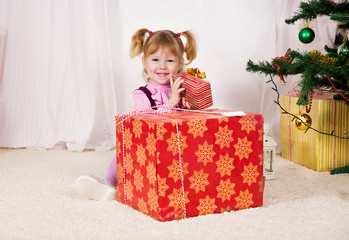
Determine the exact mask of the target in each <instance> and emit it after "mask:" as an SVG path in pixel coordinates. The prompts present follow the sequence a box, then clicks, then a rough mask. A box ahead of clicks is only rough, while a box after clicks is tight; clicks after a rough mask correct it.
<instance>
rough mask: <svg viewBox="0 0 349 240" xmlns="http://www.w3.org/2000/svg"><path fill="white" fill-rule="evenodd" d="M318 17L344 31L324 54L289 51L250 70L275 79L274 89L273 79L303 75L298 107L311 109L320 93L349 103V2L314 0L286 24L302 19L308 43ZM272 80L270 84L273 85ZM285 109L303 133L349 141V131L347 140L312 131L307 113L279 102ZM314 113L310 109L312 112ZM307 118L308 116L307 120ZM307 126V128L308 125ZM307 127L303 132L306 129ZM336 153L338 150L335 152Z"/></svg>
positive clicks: (251, 65)
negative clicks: (324, 17) (318, 91)
mask: <svg viewBox="0 0 349 240" xmlns="http://www.w3.org/2000/svg"><path fill="white" fill-rule="evenodd" d="M318 16H329V17H330V20H333V21H336V22H338V25H337V28H338V30H339V31H340V32H339V33H338V34H337V35H336V37H335V41H334V43H332V44H331V46H328V45H325V46H324V53H322V52H320V51H316V50H313V51H308V52H301V51H295V50H291V49H288V50H287V52H286V53H285V55H284V56H281V57H276V58H274V59H273V60H272V61H271V62H268V61H259V62H258V63H254V62H253V61H251V60H249V61H248V63H247V68H246V70H247V71H249V72H257V73H264V74H266V75H270V76H271V80H270V81H272V82H273V84H274V88H273V89H274V90H275V91H276V92H277V93H278V91H277V85H276V84H275V82H274V81H273V78H272V76H279V77H280V80H281V81H283V82H285V80H284V77H287V76H288V75H298V74H300V75H301V80H300V81H299V82H298V88H299V98H298V101H297V104H298V105H306V108H307V105H308V104H310V106H311V97H312V95H313V94H314V93H315V91H316V90H321V91H330V92H334V93H335V94H334V99H338V100H345V102H346V103H348V104H349V43H348V40H347V36H346V35H347V30H348V29H349V3H348V1H343V2H341V3H335V2H333V1H330V0H311V1H308V2H301V3H300V5H299V9H298V11H296V12H295V13H294V16H293V17H291V18H289V19H286V20H285V23H286V24H294V23H295V22H297V21H299V20H302V21H304V22H305V24H303V26H304V27H303V29H301V30H300V32H299V35H298V38H299V40H300V41H301V42H302V43H304V44H309V43H311V42H312V41H313V40H314V38H315V33H314V31H313V30H312V28H311V25H312V21H313V20H315V19H316V18H317V17H318ZM270 81H269V82H270ZM275 102H276V103H277V104H278V105H279V107H280V108H281V110H282V113H287V114H289V115H292V116H293V117H294V118H293V120H294V119H295V120H296V122H295V124H296V127H297V128H298V129H299V130H306V131H307V130H308V129H312V130H315V131H317V132H319V133H321V134H324V135H331V136H333V137H336V138H339V139H347V140H348V139H349V137H348V135H347V133H346V132H344V134H345V135H346V136H345V137H344V136H342V137H339V136H336V135H335V134H333V132H334V131H332V133H324V132H320V131H318V130H317V129H314V128H311V127H310V126H311V118H310V117H309V116H308V115H307V114H300V115H299V116H296V115H293V114H291V113H289V112H287V111H286V110H285V109H284V108H283V107H282V106H281V105H280V103H279V93H278V99H277V101H275ZM309 111H310V110H309ZM305 117H308V119H306V118H305ZM304 125H305V126H304ZM302 128H303V129H302ZM333 151H334V149H333ZM348 172H349V166H344V167H340V168H334V169H333V170H332V171H331V174H336V173H348Z"/></svg>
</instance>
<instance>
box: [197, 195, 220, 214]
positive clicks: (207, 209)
mask: <svg viewBox="0 0 349 240" xmlns="http://www.w3.org/2000/svg"><path fill="white" fill-rule="evenodd" d="M199 202H200V203H199V206H197V209H198V210H199V215H206V214H212V213H214V210H216V209H217V205H216V204H215V199H214V198H210V197H209V196H206V198H201V199H199Z"/></svg>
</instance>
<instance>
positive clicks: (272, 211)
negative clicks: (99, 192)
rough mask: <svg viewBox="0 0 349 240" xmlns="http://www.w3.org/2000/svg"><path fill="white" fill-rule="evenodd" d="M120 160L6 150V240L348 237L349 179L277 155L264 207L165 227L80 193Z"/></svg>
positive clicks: (2, 181)
mask: <svg viewBox="0 0 349 240" xmlns="http://www.w3.org/2000/svg"><path fill="white" fill-rule="evenodd" d="M113 154H114V152H113V151H110V152H82V153H76V152H68V151H64V150H49V151H39V150H25V149H19V150H12V149H0V239H3V240H7V239H20V240H21V239H84V240H86V239H188V240H189V239H200V240H201V239H268V240H269V239H349V174H341V175H330V174H329V173H328V172H315V171H312V170H309V169H307V168H304V167H301V166H299V165H296V164H293V163H292V162H290V161H287V160H284V159H282V158H280V157H278V158H277V159H276V161H275V165H274V166H275V171H276V176H277V178H276V179H275V180H271V181H267V182H266V188H265V192H264V206H263V207H260V208H254V209H247V210H242V211H235V212H229V213H223V214H215V215H207V216H202V217H197V218H190V219H186V220H181V221H172V222H165V223H162V222H157V221H156V220H153V219H152V218H150V217H147V216H145V215H143V214H141V213H139V212H137V211H135V210H133V209H131V208H129V207H127V206H125V205H123V204H121V203H118V202H116V201H101V202H97V201H90V200H85V199H83V198H81V197H80V196H78V195H77V193H76V192H75V190H74V188H73V184H74V181H75V179H76V178H77V177H78V176H79V175H82V174H93V175H97V176H103V175H104V173H105V171H106V168H107V166H108V164H109V161H110V160H111V158H112V156H113Z"/></svg>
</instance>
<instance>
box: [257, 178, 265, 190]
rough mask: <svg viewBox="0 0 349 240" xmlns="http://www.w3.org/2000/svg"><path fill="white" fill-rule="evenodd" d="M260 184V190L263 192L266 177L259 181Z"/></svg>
mask: <svg viewBox="0 0 349 240" xmlns="http://www.w3.org/2000/svg"><path fill="white" fill-rule="evenodd" d="M258 186H259V189H258V191H259V192H263V191H264V177H263V178H262V179H261V180H260V181H259V183H258Z"/></svg>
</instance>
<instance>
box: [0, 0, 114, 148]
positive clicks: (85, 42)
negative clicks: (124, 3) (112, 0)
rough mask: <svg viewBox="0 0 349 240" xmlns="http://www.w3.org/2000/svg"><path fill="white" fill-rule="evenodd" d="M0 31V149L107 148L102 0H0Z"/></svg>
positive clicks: (109, 81) (109, 106) (108, 75)
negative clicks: (0, 67)
mask: <svg viewBox="0 0 349 240" xmlns="http://www.w3.org/2000/svg"><path fill="white" fill-rule="evenodd" d="M0 26H1V38H0V46H1V52H0V56H1V58H0V59H1V60H0V61H2V62H3V64H2V65H3V69H2V74H1V75H0V76H1V79H0V131H1V132H0V147H13V148H18V147H29V148H44V149H46V148H55V147H67V148H68V149H69V150H73V151H81V150H83V149H97V150H104V149H108V148H110V147H111V146H110V145H108V142H107V141H106V140H105V134H104V132H103V125H104V121H105V120H106V119H108V117H109V116H112V115H113V114H114V113H116V103H115V88H114V85H115V84H114V82H113V73H112V63H111V51H110V41H109V33H108V31H109V29H108V18H107V8H106V1H104V0H27V1H24V0H0ZM0 66H1V65H0ZM111 141H112V140H111Z"/></svg>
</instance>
